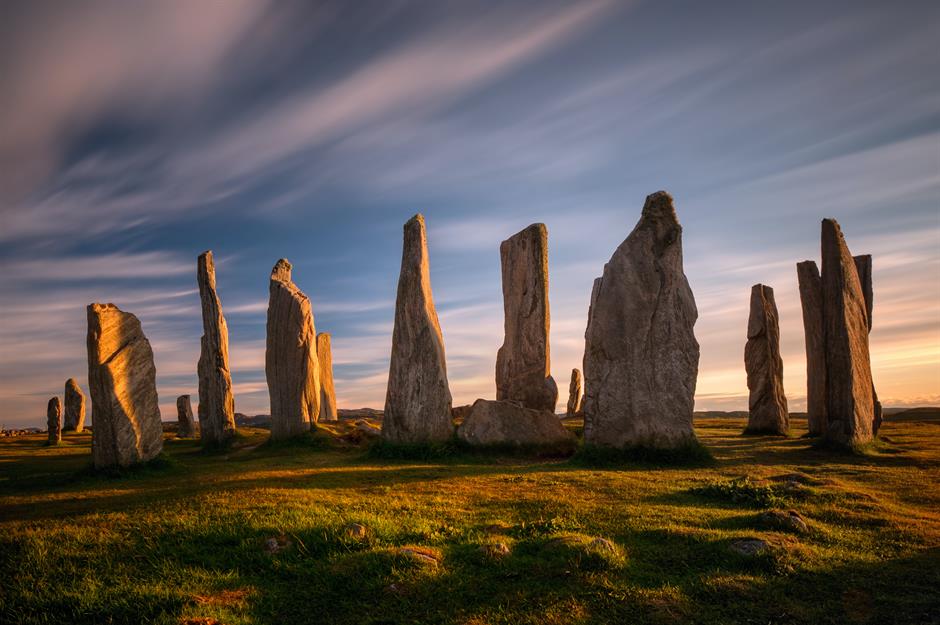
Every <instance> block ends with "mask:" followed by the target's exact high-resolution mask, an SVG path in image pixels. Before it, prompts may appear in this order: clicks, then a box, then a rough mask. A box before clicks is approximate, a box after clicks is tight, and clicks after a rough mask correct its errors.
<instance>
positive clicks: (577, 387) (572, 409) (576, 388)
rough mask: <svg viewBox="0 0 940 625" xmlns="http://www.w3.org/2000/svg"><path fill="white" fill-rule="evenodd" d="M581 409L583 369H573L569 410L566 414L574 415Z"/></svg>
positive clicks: (569, 388)
mask: <svg viewBox="0 0 940 625" xmlns="http://www.w3.org/2000/svg"><path fill="white" fill-rule="evenodd" d="M580 410H581V371H579V370H578V369H572V370H571V381H570V382H569V383H568V410H567V412H566V414H567V415H568V416H569V417H573V416H575V415H576V414H578V411H580Z"/></svg>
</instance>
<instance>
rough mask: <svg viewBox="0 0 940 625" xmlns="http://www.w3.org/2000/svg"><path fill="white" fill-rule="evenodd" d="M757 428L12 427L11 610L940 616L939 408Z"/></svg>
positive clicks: (322, 615) (68, 617)
mask: <svg viewBox="0 0 940 625" xmlns="http://www.w3.org/2000/svg"><path fill="white" fill-rule="evenodd" d="M799 423H803V422H799ZM743 426H744V422H743V421H740V420H735V419H710V420H703V421H698V422H697V423H696V431H697V433H698V435H699V437H700V439H701V440H702V442H703V443H704V444H705V445H706V446H707V447H708V448H709V449H710V450H711V451H712V453H713V455H714V456H715V460H714V462H711V463H707V462H706V463H702V464H698V465H686V466H657V465H650V464H625V465H620V466H615V467H611V466H604V467H592V466H586V465H584V464H583V463H578V462H575V461H564V460H551V459H537V458H519V457H497V458H494V457H484V456H465V455H460V454H454V455H450V456H444V457H442V458H439V459H433V460H421V461H415V460H394V459H379V458H376V457H375V455H374V454H369V453H368V452H367V450H366V448H365V444H364V443H358V444H357V443H353V442H348V441H346V440H344V439H343V438H342V437H341V436H339V435H340V434H344V433H345V432H346V428H349V426H348V425H343V424H340V425H339V426H335V427H331V428H329V429H327V428H324V429H321V431H320V432H319V433H318V434H317V435H316V436H314V437H311V438H310V439H308V440H305V441H303V442H301V443H297V444H293V445H280V446H270V445H266V444H264V441H265V439H266V438H267V432H266V431H264V430H253V429H245V430H243V436H242V437H241V438H240V439H239V441H238V443H237V445H236V447H235V448H234V449H232V450H230V451H229V452H227V453H217V454H208V455H207V454H204V453H202V452H201V451H200V450H199V448H198V444H197V443H196V442H195V441H189V440H173V439H167V441H166V447H165V458H164V459H162V460H161V462H158V463H157V466H153V467H149V468H146V469H144V470H141V471H137V472H130V473H128V474H125V475H121V476H111V477H105V476H99V475H95V474H93V473H92V472H90V471H89V470H88V464H89V460H90V449H89V447H90V442H91V441H90V436H89V435H87V434H82V435H71V436H67V437H66V439H65V442H64V443H63V445H61V446H59V447H55V448H48V447H45V446H43V442H44V441H43V437H42V436H41V435H34V436H25V437H17V438H5V439H0V622H2V623H24V624H25V623H171V624H178V623H201V624H207V623H224V624H226V625H235V624H247V623H253V624H262V623H277V624H290V623H356V624H360V623H374V624H377V623H418V622H422V623H423V622H427V623H463V624H467V625H470V624H483V623H549V624H552V623H558V624H561V623H645V622H648V623H676V622H691V623H755V624H758V623H759V624H767V623H839V624H842V623H872V624H880V623H940V486H938V485H940V423H937V422H934V423H921V422H900V423H892V422H888V423H887V424H886V425H885V427H884V429H883V442H882V443H881V444H880V445H879V446H878V447H877V448H875V449H874V450H873V451H871V452H870V453H869V454H867V455H864V456H852V455H847V454H841V453H837V452H832V451H820V450H815V449H812V448H811V446H810V442H809V441H808V440H807V439H802V438H798V436H799V435H800V434H802V433H803V432H802V431H799V430H797V431H795V432H794V436H793V437H792V438H788V439H780V438H770V437H743V436H740V432H741V430H742V429H743ZM769 509H781V510H791V509H792V510H795V511H797V512H798V513H799V514H800V515H802V517H803V518H804V519H805V521H806V523H807V526H808V529H807V530H806V531H804V532H799V531H796V529H790V528H787V527H782V526H775V525H773V524H772V523H770V524H769V523H768V521H766V520H765V519H764V518H763V517H762V513H763V512H765V511H766V510H769ZM352 524H358V526H356V525H352ZM360 526H361V527H360ZM598 538H602V539H605V540H597V539H598ZM741 538H759V539H763V540H764V541H765V542H766V543H767V548H766V549H765V550H764V551H763V552H760V553H758V554H756V555H750V556H747V555H740V554H738V553H735V552H734V551H732V549H731V545H732V543H733V541H735V540H737V539H741Z"/></svg>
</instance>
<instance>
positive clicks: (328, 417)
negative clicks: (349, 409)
mask: <svg viewBox="0 0 940 625" xmlns="http://www.w3.org/2000/svg"><path fill="white" fill-rule="evenodd" d="M317 363H318V365H319V367H320V416H319V417H318V419H317V420H318V421H336V420H337V419H339V416H338V413H337V412H336V389H335V388H334V387H333V349H332V347H331V345H330V334H329V332H321V333H320V334H318V335H317Z"/></svg>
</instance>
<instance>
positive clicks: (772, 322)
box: [744, 284, 790, 435]
mask: <svg viewBox="0 0 940 625" xmlns="http://www.w3.org/2000/svg"><path fill="white" fill-rule="evenodd" d="M779 319H780V318H779V315H778V314H777V303H776V301H775V300H774V290H773V289H772V288H770V287H769V286H765V285H763V284H755V285H754V286H753V287H752V288H751V312H750V317H749V318H748V322H747V345H745V347H744V368H745V369H746V371H747V388H748V390H749V391H750V397H749V400H748V418H747V430H746V431H747V432H751V433H763V434H780V435H785V434H786V433H787V432H788V431H789V429H790V415H789V413H788V412H787V398H786V395H784V392H783V359H782V358H780V321H779Z"/></svg>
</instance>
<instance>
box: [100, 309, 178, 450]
mask: <svg viewBox="0 0 940 625" xmlns="http://www.w3.org/2000/svg"><path fill="white" fill-rule="evenodd" d="M87 343H88V389H89V391H90V394H91V420H92V426H93V427H92V436H91V451H92V456H93V458H94V464H95V467H96V468H102V467H111V466H122V467H126V466H128V465H131V464H134V463H136V462H145V461H147V460H151V459H152V458H154V457H155V456H156V455H157V454H159V453H160V452H161V451H162V450H163V424H162V423H161V422H160V406H159V402H158V401H157V385H156V376H157V370H156V368H155V367H154V365H153V350H152V349H151V348H150V341H148V340H147V337H146V336H144V333H143V330H142V329H141V327H140V321H138V320H137V317H135V316H134V315H132V314H130V313H126V312H123V311H121V310H120V309H119V308H118V307H117V306H115V305H114V304H90V305H89V306H88V342H87Z"/></svg>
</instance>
